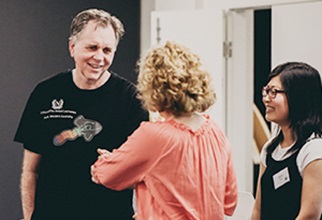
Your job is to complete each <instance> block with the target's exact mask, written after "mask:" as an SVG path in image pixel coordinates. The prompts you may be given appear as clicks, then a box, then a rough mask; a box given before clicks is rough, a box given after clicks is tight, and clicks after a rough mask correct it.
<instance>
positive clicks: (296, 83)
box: [252, 62, 322, 220]
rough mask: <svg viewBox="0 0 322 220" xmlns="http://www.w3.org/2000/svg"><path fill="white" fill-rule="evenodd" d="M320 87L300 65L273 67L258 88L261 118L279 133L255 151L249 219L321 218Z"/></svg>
mask: <svg viewBox="0 0 322 220" xmlns="http://www.w3.org/2000/svg"><path fill="white" fill-rule="evenodd" d="M321 91H322V87H321V77H320V74H319V72H318V71H317V70H316V69H314V68H313V67H311V66H310V65H308V64H306V63H301V62H288V63H284V64H281V65H279V66H277V67H276V68H275V69H274V70H273V71H272V72H271V73H270V74H269V77H268V83H267V85H266V86H265V87H264V88H263V89H262V95H263V103H264V105H265V107H266V113H265V118H266V120H267V121H270V122H274V123H276V124H277V125H278V126H279V128H280V131H279V133H278V134H277V136H275V137H273V138H272V139H271V140H269V141H268V142H267V143H266V144H265V145H264V147H263V149H262V152H261V156H260V157H261V164H260V174H259V180H258V186H257V189H258V190H257V195H256V201H255V205H254V209H253V215H252V220H258V219H261V220H265V219H267V220H279V219H280V220H291V219H292V220H293V219H296V220H303V219H305V220H307V219H315V220H317V219H321V212H322V137H321V136H322V116H321V111H322V94H321Z"/></svg>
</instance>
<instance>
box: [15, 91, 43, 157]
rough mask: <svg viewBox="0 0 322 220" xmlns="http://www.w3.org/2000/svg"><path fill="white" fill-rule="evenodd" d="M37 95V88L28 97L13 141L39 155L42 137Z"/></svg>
mask: <svg viewBox="0 0 322 220" xmlns="http://www.w3.org/2000/svg"><path fill="white" fill-rule="evenodd" d="M38 94H39V92H38V87H36V88H35V89H34V90H33V92H32V93H31V95H30V96H29V99H28V101H27V104H26V106H25V109H24V111H23V113H22V117H21V119H20V122H19V125H18V128H17V131H16V134H15V136H14V141H16V142H19V143H22V144H23V146H24V147H25V148H26V149H28V150H30V151H33V152H35V153H41V147H40V146H41V145H42V144H41V140H42V137H43V135H42V129H41V128H42V125H41V123H42V120H41V115H40V113H39V112H40V110H39V107H38V101H39V95H38Z"/></svg>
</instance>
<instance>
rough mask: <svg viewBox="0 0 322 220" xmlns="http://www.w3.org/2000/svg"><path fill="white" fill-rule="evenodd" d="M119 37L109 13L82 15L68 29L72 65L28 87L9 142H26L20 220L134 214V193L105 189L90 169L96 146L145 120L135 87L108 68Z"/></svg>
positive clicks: (113, 141)
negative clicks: (23, 106) (31, 87)
mask: <svg viewBox="0 0 322 220" xmlns="http://www.w3.org/2000/svg"><path fill="white" fill-rule="evenodd" d="M123 34H124V28H123V24H122V23H121V21H120V20H119V19H117V18H116V17H115V16H112V15H110V14H109V13H108V12H106V11H103V10H98V9H88V10H85V11H82V12H80V13H79V14H78V15H77V16H76V17H75V18H74V19H73V21H72V23H71V27H70V38H69V51H70V55H71V57H72V58H73V59H74V62H75V67H74V68H73V69H71V70H67V71H65V72H62V73H59V74H57V75H54V76H52V77H49V78H47V79H45V80H43V81H42V82H40V83H38V85H37V86H36V87H35V89H34V90H33V91H32V93H31V95H30V97H29V100H28V102H27V105H26V107H25V110H24V112H23V115H22V118H21V121H20V124H19V127H18V130H17V132H16V135H15V139H14V140H15V141H17V142H20V143H22V144H23V147H24V157H23V167H22V175H21V199H22V206H23V214H24V219H25V220H30V219H32V220H74V219H75V220H76V219H77V220H92V219H93V220H100V219H112V220H114V219H115V220H116V219H117V220H122V219H132V215H133V208H132V194H133V192H132V190H131V189H126V190H123V191H113V190H109V189H106V188H105V187H102V186H99V185H96V184H95V183H93V182H92V181H91V177H90V174H89V169H90V165H91V164H92V163H93V162H94V161H96V158H97V156H98V153H97V148H105V149H106V150H109V151H112V150H113V149H115V148H117V147H118V146H120V145H121V144H122V143H123V142H124V141H125V140H126V139H127V137H128V136H129V135H130V134H131V133H132V132H133V131H134V130H135V129H136V128H137V127H138V126H139V124H140V123H141V121H144V120H148V113H147V112H146V111H145V110H143V109H142V107H141V103H140V101H139V100H138V99H137V98H136V89H135V86H134V85H133V84H132V83H131V82H129V81H128V80H126V79H124V78H122V77H120V76H119V75H117V74H115V73H113V72H111V71H109V67H110V66H111V65H112V62H113V59H114V55H115V52H116V49H117V45H118V43H119V41H120V39H121V38H122V36H123Z"/></svg>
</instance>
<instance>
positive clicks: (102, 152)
mask: <svg viewBox="0 0 322 220" xmlns="http://www.w3.org/2000/svg"><path fill="white" fill-rule="evenodd" d="M97 153H98V154H99V156H98V158H97V160H99V159H100V158H103V157H108V156H110V155H111V154H112V153H111V152H110V151H108V150H106V149H101V148H98V149H97ZM94 170H95V165H92V166H91V175H92V181H93V182H94V183H96V184H99V181H98V179H97V178H96V177H95V175H94Z"/></svg>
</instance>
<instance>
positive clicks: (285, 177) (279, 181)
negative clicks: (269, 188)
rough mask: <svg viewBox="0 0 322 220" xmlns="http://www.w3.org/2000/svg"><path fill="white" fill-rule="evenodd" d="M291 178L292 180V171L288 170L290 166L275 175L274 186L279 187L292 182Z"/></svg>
mask: <svg viewBox="0 0 322 220" xmlns="http://www.w3.org/2000/svg"><path fill="white" fill-rule="evenodd" d="M290 180H291V179H290V173H289V172H288V168H287V167H285V168H284V169H283V170H281V171H279V172H278V173H276V174H274V176H273V182H274V188H275V189H278V188H279V187H281V186H283V185H284V184H285V183H288V182H290Z"/></svg>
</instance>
